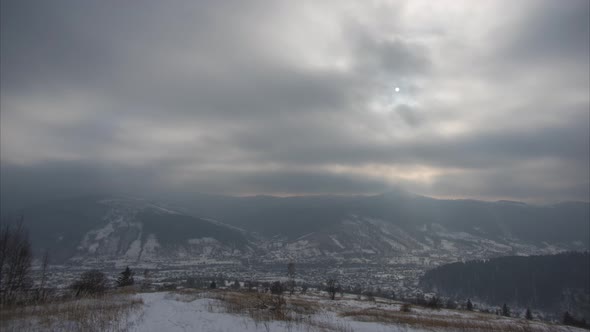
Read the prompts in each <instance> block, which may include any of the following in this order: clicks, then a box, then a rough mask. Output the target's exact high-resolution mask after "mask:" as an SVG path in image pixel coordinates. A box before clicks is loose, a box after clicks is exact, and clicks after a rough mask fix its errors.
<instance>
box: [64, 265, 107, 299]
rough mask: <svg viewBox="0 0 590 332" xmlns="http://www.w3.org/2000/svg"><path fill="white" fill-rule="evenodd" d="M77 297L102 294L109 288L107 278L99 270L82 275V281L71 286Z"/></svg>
mask: <svg viewBox="0 0 590 332" xmlns="http://www.w3.org/2000/svg"><path fill="white" fill-rule="evenodd" d="M70 288H72V289H73V290H74V292H75V294H76V296H80V295H86V294H101V293H104V291H105V290H106V288H107V278H106V276H105V275H104V273H102V272H100V271H99V270H90V271H86V272H84V273H82V275H81V276H80V279H78V280H76V281H75V282H74V283H73V284H72V285H71V286H70Z"/></svg>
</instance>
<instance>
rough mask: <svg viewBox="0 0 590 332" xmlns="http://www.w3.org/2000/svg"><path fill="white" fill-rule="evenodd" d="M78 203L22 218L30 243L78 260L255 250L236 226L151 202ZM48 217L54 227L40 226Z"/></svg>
mask: <svg viewBox="0 0 590 332" xmlns="http://www.w3.org/2000/svg"><path fill="white" fill-rule="evenodd" d="M78 203H81V202H80V201H74V202H71V204H68V203H67V202H64V201H61V202H57V203H55V204H54V205H50V204H46V205H44V206H43V207H41V208H37V209H38V210H36V211H35V214H31V215H32V216H33V218H29V219H27V220H26V222H27V224H29V225H30V227H29V228H30V229H31V233H32V237H33V239H32V242H33V244H34V245H36V246H37V247H41V248H49V249H50V250H51V251H53V249H54V248H55V250H56V251H58V252H59V253H60V256H58V257H56V258H57V259H63V260H66V261H73V262H77V263H82V264H85V263H109V262H118V263H127V264H135V263H138V262H142V263H153V264H159V263H163V262H167V263H171V264H172V263H175V262H177V263H178V262H184V263H186V264H189V263H197V262H220V261H226V260H236V259H237V258H239V257H241V256H242V255H248V254H249V253H250V252H251V251H252V250H253V249H252V248H253V247H252V245H251V241H253V238H252V237H251V236H250V235H249V234H248V233H247V232H245V231H243V230H240V229H239V228H236V227H234V226H228V225H224V224H222V223H220V222H216V221H212V220H205V219H200V218H195V217H192V216H189V215H186V214H184V213H181V212H179V211H176V210H175V209H173V208H170V207H167V206H165V205H163V204H158V203H155V202H152V201H149V200H144V199H139V198H129V197H116V198H87V199H84V201H83V204H78ZM89 208H91V211H92V212H93V213H92V215H88V209H89ZM45 217H47V218H45ZM47 220H51V221H53V222H52V227H40V225H43V226H46V224H45V222H47ZM39 229H41V230H43V232H42V233H40V232H39V231H38V230H39ZM38 243H41V246H40V245H39V244H38ZM72 243H73V244H75V246H73V245H72Z"/></svg>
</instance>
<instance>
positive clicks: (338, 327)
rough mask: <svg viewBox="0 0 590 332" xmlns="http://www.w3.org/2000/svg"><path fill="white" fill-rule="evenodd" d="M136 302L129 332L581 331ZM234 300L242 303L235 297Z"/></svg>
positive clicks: (491, 321)
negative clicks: (274, 314)
mask: <svg viewBox="0 0 590 332" xmlns="http://www.w3.org/2000/svg"><path fill="white" fill-rule="evenodd" d="M138 296H140V297H141V298H142V299H143V302H144V306H143V310H141V311H139V312H137V313H135V314H133V315H134V316H133V317H131V318H130V319H129V322H130V326H131V328H130V331H154V332H156V331H211V332H229V331H293V332H296V331H343V332H349V331H350V332H352V331H368V332H370V331H380V332H381V331H408V332H410V331H416V332H418V331H584V330H581V329H577V328H571V327H566V326H560V325H552V324H548V323H541V322H530V323H529V322H527V321H525V320H523V319H517V318H505V317H497V316H494V315H489V314H479V313H472V312H464V311H455V310H445V309H441V310H431V309H427V308H419V307H411V309H410V310H411V312H401V311H400V307H401V303H400V302H395V301H393V302H391V301H381V300H377V301H375V302H374V301H360V300H357V299H356V298H354V297H353V296H347V295H345V296H344V298H342V299H337V300H335V301H331V300H329V299H328V298H327V296H326V295H325V294H324V295H323V296H320V295H307V296H301V295H294V296H293V297H289V296H285V298H286V301H287V304H286V307H287V308H289V307H290V305H291V304H290V303H294V305H295V306H297V305H300V306H303V307H307V306H308V305H309V306H312V307H313V308H311V309H310V308H309V307H307V309H308V312H305V310H303V311H301V310H297V309H296V308H295V307H292V308H291V310H293V313H295V314H294V315H293V316H291V318H292V319H291V320H286V321H280V320H265V317H266V316H264V315H262V316H256V314H255V313H254V314H252V312H250V314H249V313H248V312H247V311H242V312H239V311H240V310H239V308H237V309H238V310H236V308H235V307H232V300H231V297H232V294H231V293H230V294H227V293H226V294H224V293H165V292H159V293H144V294H139V295H138ZM234 299H235V298H234ZM237 299H238V300H244V299H245V298H243V297H241V295H238V297H237ZM228 303H229V305H228ZM232 311H238V312H235V313H230V312H232ZM253 317H254V318H253ZM435 325H437V326H435Z"/></svg>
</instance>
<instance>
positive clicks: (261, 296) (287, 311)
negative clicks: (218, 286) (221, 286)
mask: <svg viewBox="0 0 590 332" xmlns="http://www.w3.org/2000/svg"><path fill="white" fill-rule="evenodd" d="M210 295H213V296H212V297H213V298H214V299H217V300H219V307H218V308H216V307H215V304H213V303H211V304H210V308H209V310H210V311H216V309H221V310H222V311H224V312H227V313H232V314H246V315H248V316H249V317H250V318H252V319H253V320H254V322H257V323H264V322H269V321H283V322H285V323H286V325H287V326H292V325H300V324H308V325H312V321H311V317H312V315H313V314H315V313H317V312H318V310H319V306H318V304H317V303H314V302H311V301H306V300H303V299H290V298H287V297H285V296H279V295H271V294H265V293H256V292H254V293H252V292H249V293H246V292H243V293H240V292H216V293H213V294H210Z"/></svg>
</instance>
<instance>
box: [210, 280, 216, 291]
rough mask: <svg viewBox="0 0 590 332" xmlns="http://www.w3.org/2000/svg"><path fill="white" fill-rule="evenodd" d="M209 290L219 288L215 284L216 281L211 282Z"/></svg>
mask: <svg viewBox="0 0 590 332" xmlns="http://www.w3.org/2000/svg"><path fill="white" fill-rule="evenodd" d="M209 288H211V289H215V288H217V284H216V283H215V280H213V281H211V283H210V284H209Z"/></svg>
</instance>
